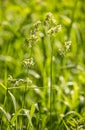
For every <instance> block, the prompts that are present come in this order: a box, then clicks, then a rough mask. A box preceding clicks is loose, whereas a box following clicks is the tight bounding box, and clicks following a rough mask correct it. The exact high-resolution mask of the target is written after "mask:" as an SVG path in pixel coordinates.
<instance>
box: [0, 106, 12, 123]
mask: <svg viewBox="0 0 85 130" xmlns="http://www.w3.org/2000/svg"><path fill="white" fill-rule="evenodd" d="M0 110H1V111H2V113H3V114H4V115H5V117H6V119H7V120H8V122H10V119H11V116H10V114H9V113H7V112H6V111H5V110H4V109H3V108H2V107H0Z"/></svg>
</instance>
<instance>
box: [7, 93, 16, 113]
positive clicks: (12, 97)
mask: <svg viewBox="0 0 85 130" xmlns="http://www.w3.org/2000/svg"><path fill="white" fill-rule="evenodd" d="M8 93H9V95H10V96H11V99H12V102H13V105H14V110H15V112H16V100H15V97H14V95H13V94H12V93H11V92H10V91H8Z"/></svg>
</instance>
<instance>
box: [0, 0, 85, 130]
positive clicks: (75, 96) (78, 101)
mask: <svg viewBox="0 0 85 130" xmlns="http://www.w3.org/2000/svg"><path fill="white" fill-rule="evenodd" d="M48 12H52V14H53V15H54V17H55V19H56V21H57V24H61V25H62V31H61V32H60V33H59V34H57V35H56V36H55V38H54V41H53V46H54V55H53V88H54V89H53V104H52V105H53V109H52V111H53V113H52V122H53V123H52V128H50V116H49V111H50V110H49V109H50V108H49V84H50V81H49V69H50V67H49V66H50V65H49V64H50V61H49V60H50V47H49V40H48V39H44V40H43V39H42V40H41V41H38V42H36V43H34V46H33V48H32V57H33V58H34V61H35V64H34V66H33V67H32V68H31V69H29V70H28V69H27V68H25V67H24V66H23V60H24V59H25V58H28V57H29V56H30V53H31V50H30V49H29V48H27V46H26V45H25V33H26V35H28V36H29V30H30V28H31V27H32V25H33V24H34V23H35V22H36V21H38V20H41V21H43V20H44V19H45V15H46V13H48ZM68 40H71V41H72V45H71V49H70V51H69V52H68V53H67V54H66V55H65V56H61V55H59V54H58V49H59V48H63V46H64V42H65V41H68ZM9 75H12V76H13V78H15V79H20V78H21V79H25V78H29V79H30V80H32V85H31V87H32V89H27V90H25V87H24V86H26V85H25V84H24V85H23V84H20V85H19V87H20V88H19V89H10V90H9V91H10V92H11V93H12V94H13V96H14V98H15V100H16V109H17V110H16V112H17V111H18V110H19V109H21V108H22V106H23V105H22V104H23V102H24V101H25V104H24V105H25V108H26V109H29V110H30V111H32V109H33V108H35V110H34V112H33V115H32V117H30V118H31V120H32V125H33V126H32V128H31V127H30V125H28V130H52V129H53V130H59V129H60V130H72V129H73V130H76V129H78V130H83V129H85V123H84V122H83V120H85V77H84V76H85V0H1V1H0V106H1V107H2V108H3V109H4V110H5V111H6V112H8V113H9V114H10V116H11V118H12V114H13V113H16V112H14V106H13V103H12V100H11V98H12V97H11V98H10V94H9V93H8V92H7V91H6V90H4V89H3V85H5V86H6V88H12V87H13V86H14V85H13V84H10V83H9V82H8V76H9ZM28 86H30V85H28ZM33 87H34V89H33ZM24 91H25V99H23V98H24V96H23V95H24ZM22 100H24V101H22ZM8 103H9V104H8ZM35 104H37V106H38V109H39V110H37V107H35V106H36V105H35ZM33 105H34V107H33ZM71 112H74V114H73V113H71ZM2 113H3V112H2V111H1V114H0V123H1V130H2V129H3V130H6V128H8V130H9V129H10V127H8V126H9V124H7V120H6V119H5V117H4V115H3V114H2ZM67 113H68V116H67V115H66V114H67ZM69 113H70V114H69ZM75 113H77V114H79V115H78V116H77V114H75ZM61 115H63V116H66V118H65V119H62V116H61ZM30 116H31V115H30ZM69 116H70V117H69ZM17 118H18V117H17ZM19 118H20V117H19ZM21 120H22V121H21ZM17 122H18V124H19V126H18V127H16V129H17V128H18V129H20V130H21V129H27V127H26V126H27V119H26V121H25V120H24V117H23V116H22V118H21V119H18V121H17ZM22 122H23V123H22ZM70 122H71V123H70ZM13 125H14V128H13V127H12V129H13V130H14V129H15V126H16V125H15V123H14V124H13ZM20 126H22V127H20Z"/></svg>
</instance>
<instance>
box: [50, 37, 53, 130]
mask: <svg viewBox="0 0 85 130" xmlns="http://www.w3.org/2000/svg"><path fill="white" fill-rule="evenodd" d="M50 42H51V59H50V128H52V86H53V79H52V67H53V62H52V57H53V43H52V38H50Z"/></svg>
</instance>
